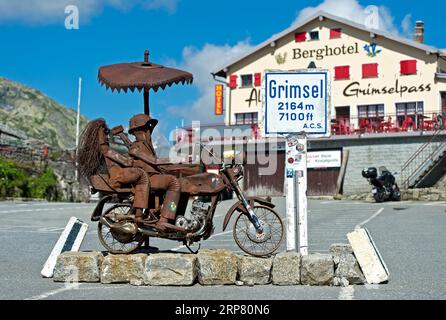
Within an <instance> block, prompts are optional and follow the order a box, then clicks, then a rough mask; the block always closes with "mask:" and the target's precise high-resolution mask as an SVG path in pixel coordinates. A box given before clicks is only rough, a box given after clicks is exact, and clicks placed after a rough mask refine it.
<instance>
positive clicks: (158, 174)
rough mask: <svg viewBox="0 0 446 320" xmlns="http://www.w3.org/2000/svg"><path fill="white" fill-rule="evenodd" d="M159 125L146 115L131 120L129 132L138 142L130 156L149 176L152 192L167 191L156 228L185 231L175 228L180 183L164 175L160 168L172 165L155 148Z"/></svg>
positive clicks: (172, 177)
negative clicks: (156, 131) (156, 130)
mask: <svg viewBox="0 0 446 320" xmlns="http://www.w3.org/2000/svg"><path fill="white" fill-rule="evenodd" d="M157 123H158V120H156V119H152V118H151V117H150V116H148V115H146V114H138V115H136V116H133V117H132V118H131V119H130V123H129V130H128V132H129V133H130V134H132V135H134V136H135V138H136V141H135V142H134V143H132V145H131V146H130V149H129V155H130V156H131V157H133V158H134V160H135V161H134V166H135V167H138V168H142V169H143V170H144V171H145V172H147V174H148V175H149V180H150V187H151V189H152V190H166V191H167V192H166V196H165V198H164V203H163V206H162V209H161V216H160V219H159V221H158V222H157V223H156V224H155V227H156V228H157V229H158V230H160V231H166V230H168V229H170V230H177V231H184V230H183V229H182V228H178V227H177V226H175V222H174V220H175V217H176V211H177V206H178V202H179V201H180V195H181V187H180V182H179V181H178V179H177V178H176V177H175V176H173V175H169V174H164V173H163V172H164V170H162V169H161V168H160V166H161V165H166V164H170V163H168V162H166V161H161V160H159V159H157V156H156V153H155V149H154V148H153V144H152V131H153V129H154V128H155V126H156V125H157Z"/></svg>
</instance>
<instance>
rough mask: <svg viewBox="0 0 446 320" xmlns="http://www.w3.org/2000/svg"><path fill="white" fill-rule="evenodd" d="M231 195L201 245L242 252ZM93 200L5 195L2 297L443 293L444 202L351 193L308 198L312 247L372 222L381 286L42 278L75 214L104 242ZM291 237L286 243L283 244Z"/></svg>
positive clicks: (324, 246)
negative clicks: (384, 276) (367, 199)
mask: <svg viewBox="0 0 446 320" xmlns="http://www.w3.org/2000/svg"><path fill="white" fill-rule="evenodd" d="M273 202H274V203H275V204H276V205H277V211H278V212H279V213H281V214H282V215H283V214H284V212H285V210H284V209H285V201H284V198H275V199H274V200H273ZM232 203H233V202H232V201H225V202H223V203H221V205H220V207H219V210H218V211H217V213H216V218H215V226H216V228H215V234H214V235H213V237H212V238H210V239H208V240H207V241H205V242H203V243H202V248H228V249H232V250H234V251H237V252H240V251H239V249H238V248H237V246H236V244H235V242H234V240H233V239H232V230H231V229H232V226H231V228H230V229H229V230H227V231H226V232H222V230H221V226H222V220H223V217H224V215H225V213H226V210H227V209H228V208H229V206H230V205H231V204H232ZM94 205H95V204H73V203H69V204H68V203H67V204H65V203H41V202H37V203H13V202H2V203H0V240H1V243H2V249H1V250H0V283H1V286H0V299H128V298H131V299H151V298H153V297H156V299H181V300H185V299H191V300H199V299H246V300H252V299H262V300H271V299H286V300H288V299H445V298H446V277H444V266H445V265H446V255H445V254H444V248H445V246H446V237H445V235H444V230H445V227H446V212H445V210H446V204H445V203H441V202H435V203H421V202H400V203H385V204H374V203H364V202H352V201H323V200H310V201H309V251H310V253H311V252H322V253H323V252H328V248H329V246H330V244H332V243H339V242H343V243H346V242H347V238H346V234H347V233H348V232H350V231H352V230H353V229H354V228H355V226H358V225H361V226H363V225H364V226H365V227H367V228H368V229H369V231H370V233H371V235H372V236H373V238H374V240H375V243H376V244H377V246H378V249H379V250H380V252H381V254H382V256H383V258H384V260H385V262H386V263H387V265H388V267H389V269H390V273H391V280H390V282H389V283H388V284H385V285H380V286H368V285H366V286H350V287H348V288H338V287H323V288H322V287H307V286H297V287H277V286H272V285H267V286H255V287H236V286H217V287H202V286H199V285H196V286H194V287H192V288H171V287H133V286H130V285H101V284H80V285H79V286H78V287H76V288H73V287H65V286H64V285H63V284H60V283H54V282H52V280H51V279H43V278H41V276H40V270H41V268H42V266H43V264H44V263H45V261H46V259H47V257H48V255H49V253H50V251H51V249H52V247H53V246H54V244H55V242H56V241H57V239H58V237H59V235H60V233H61V231H62V230H63V228H64V227H65V225H66V223H67V221H68V219H69V218H70V217H71V216H76V217H78V218H79V219H81V220H83V221H85V222H88V223H89V224H90V229H89V231H88V233H87V236H86V238H85V241H84V243H83V245H82V250H85V251H87V250H95V251H96V250H103V248H102V246H101V245H100V244H99V241H98V239H97V234H96V224H94V223H91V222H90V221H89V216H90V213H91V211H92V209H93V208H94ZM151 245H152V246H156V247H159V248H160V249H161V250H171V249H174V250H177V251H184V252H187V249H186V248H184V247H182V246H181V243H177V242H173V241H167V240H159V239H154V240H152V241H151ZM284 246H285V243H283V248H282V249H284Z"/></svg>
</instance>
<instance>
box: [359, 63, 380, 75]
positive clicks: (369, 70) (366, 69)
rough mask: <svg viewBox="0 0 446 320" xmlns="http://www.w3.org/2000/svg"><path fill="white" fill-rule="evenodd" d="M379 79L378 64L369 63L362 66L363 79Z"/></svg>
mask: <svg viewBox="0 0 446 320" xmlns="http://www.w3.org/2000/svg"><path fill="white" fill-rule="evenodd" d="M377 77H378V64H377V63H367V64H363V65H362V78H377Z"/></svg>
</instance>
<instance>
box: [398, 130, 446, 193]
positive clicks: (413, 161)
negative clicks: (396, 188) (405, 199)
mask: <svg viewBox="0 0 446 320" xmlns="http://www.w3.org/2000/svg"><path fill="white" fill-rule="evenodd" d="M441 132H442V130H437V131H436V132H435V134H434V135H433V136H432V137H431V139H429V141H427V142H426V143H424V144H423V145H422V146H421V147H420V148H418V150H417V151H415V153H414V154H413V155H412V156H411V157H410V158H409V159H408V160H407V161H406V162H405V163H404V165H403V166H402V169H401V178H402V185H403V187H405V188H408V187H409V186H410V179H411V178H412V177H413V176H414V174H415V173H416V172H418V171H419V170H420V169H421V168H422V167H423V165H425V164H426V163H427V162H428V161H431V160H433V157H434V155H435V154H436V152H437V151H438V150H439V149H440V148H442V147H443V146H444V145H446V141H443V143H440V144H439V145H438V146H436V147H434V148H433V149H428V147H430V146H432V145H433V143H434V142H437V141H436V139H437V138H438V137H439V136H441V135H440V133H441ZM429 151H430V153H428V152H429ZM420 158H421V159H420ZM417 160H420V161H417ZM414 166H415V168H413V167H414ZM409 169H413V170H411V171H410V172H409V173H408V174H407V178H405V176H406V175H405V173H406V172H407V171H408V170H409Z"/></svg>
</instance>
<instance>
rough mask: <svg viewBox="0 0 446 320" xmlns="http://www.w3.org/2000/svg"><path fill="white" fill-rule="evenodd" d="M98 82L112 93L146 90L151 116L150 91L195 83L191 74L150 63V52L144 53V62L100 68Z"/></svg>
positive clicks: (145, 108) (147, 110)
mask: <svg viewBox="0 0 446 320" xmlns="http://www.w3.org/2000/svg"><path fill="white" fill-rule="evenodd" d="M98 81H99V83H101V85H105V87H106V88H107V89H109V88H110V89H111V90H112V92H113V91H115V90H117V91H118V92H121V90H124V92H125V93H127V91H128V90H130V91H132V92H134V91H135V89H137V90H138V91H139V92H141V91H143V90H144V113H145V114H147V115H150V108H149V90H150V89H152V90H153V91H155V92H157V91H158V89H159V88H161V89H163V90H164V88H166V86H169V87H170V86H172V84H179V83H182V84H190V83H192V81H193V76H192V74H191V73H189V72H186V71H183V70H179V69H173V68H168V67H165V66H162V65H159V64H155V63H152V62H149V51H148V50H146V51H145V52H144V62H130V63H118V64H112V65H109V66H103V67H100V68H99V73H98Z"/></svg>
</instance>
